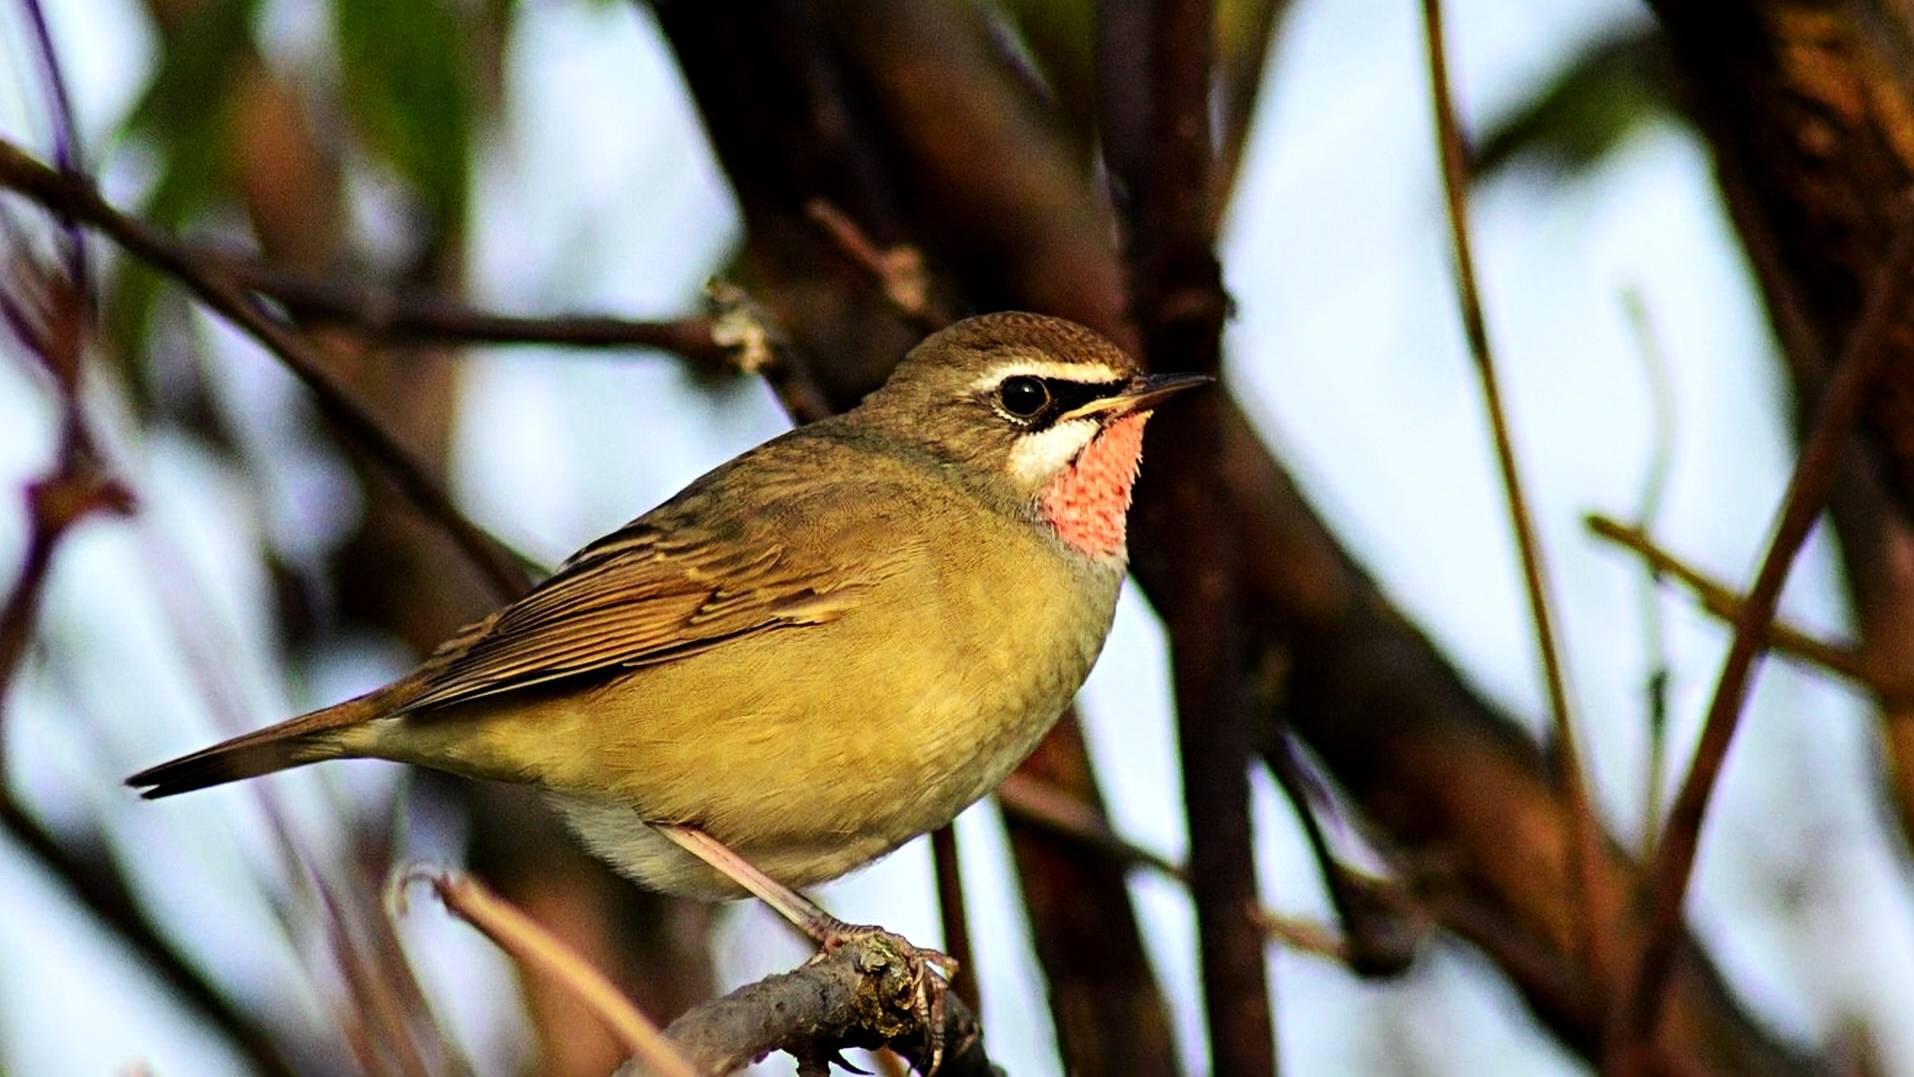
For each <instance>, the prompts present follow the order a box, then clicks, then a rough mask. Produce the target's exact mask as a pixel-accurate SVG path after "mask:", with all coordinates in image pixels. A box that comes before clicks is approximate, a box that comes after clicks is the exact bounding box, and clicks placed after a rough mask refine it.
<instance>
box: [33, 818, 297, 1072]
mask: <svg viewBox="0 0 1914 1077" xmlns="http://www.w3.org/2000/svg"><path fill="white" fill-rule="evenodd" d="M0 831H4V832H5V833H6V835H7V836H8V837H9V838H11V839H13V841H14V842H15V843H17V844H18V846H19V848H21V849H22V850H24V851H25V852H26V853H28V854H29V855H30V856H31V857H32V858H33V861H34V863H36V864H37V865H39V866H40V867H41V868H42V869H44V870H45V871H46V872H47V873H48V874H49V875H51V876H52V877H53V878H54V880H55V881H57V882H58V883H59V884H60V886H62V887H63V888H65V890H66V891H67V893H68V894H69V895H70V896H71V897H72V898H73V899H74V900H75V901H76V902H78V903H79V905H80V906H81V907H83V908H85V909H86V910H87V912H89V913H90V914H92V916H93V919H94V920H95V921H97V922H98V923H100V924H101V925H102V926H104V927H106V928H107V929H108V930H110V931H112V932H113V934H114V935H115V936H116V937H118V938H119V940H120V941H121V942H124V943H125V944H126V945H127V946H128V947H129V948H130V949H131V950H132V951H133V953H135V954H137V955H138V956H139V958H140V960H141V961H142V962H144V963H145V965H146V967H147V968H149V969H151V970H152V971H153V973H154V974H155V975H157V976H158V977H159V978H160V979H161V980H163V981H164V982H165V983H166V986H167V987H168V988H170V989H171V991H172V997H174V998H177V999H179V1000H180V1001H181V1002H183V1003H184V1004H185V1005H186V1006H187V1007H188V1008H189V1009H190V1010H191V1011H192V1012H193V1013H196V1014H197V1015H199V1016H200V1017H201V1018H204V1019H205V1021H206V1022H207V1024H208V1025H209V1026H210V1027H212V1028H215V1029H218V1030H219V1032H220V1033H221V1034H222V1035H223V1036H225V1037H226V1039H227V1040H228V1041H229V1042H230V1043H231V1044H232V1045H233V1047H234V1048H235V1049H236V1050H238V1052H239V1053H240V1054H241V1055H242V1056H244V1058H245V1059H246V1061H247V1063H248V1064H250V1065H251V1067H252V1068H253V1069H254V1070H255V1071H256V1072H258V1073H261V1074H268V1075H272V1077H291V1075H292V1074H294V1073H296V1072H298V1070H299V1068H300V1067H295V1066H294V1065H292V1063H291V1062H290V1061H288V1059H287V1057H286V1055H285V1052H284V1048H283V1046H282V1045H281V1044H280V1042H279V1038H278V1035H277V1034H276V1031H275V1030H273V1029H270V1028H267V1027H266V1026H264V1025H261V1024H260V1023H259V1022H258V1021H257V1020H256V1019H255V1018H254V1017H252V1016H251V1015H250V1014H247V1013H246V1012H245V1011H244V1010H242V1009H240V1008H239V1007H237V1006H235V1005H233V1003H232V1002H231V1001H230V1000H228V999H227V998H226V996H224V995H223V994H221V993H220V991H219V989H218V988H217V987H215V986H214V985H213V984H212V982H211V981H210V980H208V979H207V978H206V977H205V976H204V975H203V974H202V973H201V972H200V971H199V970H198V969H196V968H194V967H193V966H192V965H191V964H190V963H189V962H187V960H186V959H185V958H183V957H181V956H180V954H179V952H178V951H177V950H175V949H174V948H173V946H172V944H171V943H169V942H167V941H166V938H165V937H164V936H163V935H162V934H161V933H160V929H159V927H158V926H157V925H155V924H154V923H153V921H152V920H151V918H150V917H149V916H148V914H147V912H146V911H145V910H144V909H142V908H141V907H140V906H139V903H138V902H136V901H135V900H134V898H133V895H132V894H131V893H130V892H129V891H128V890H127V888H126V884H125V882H124V881H123V880H121V879H120V877H119V876H118V875H116V874H114V873H112V872H110V871H105V870H102V867H101V860H102V854H99V853H95V854H93V855H88V856H81V855H77V854H75V853H73V852H71V851H69V850H68V849H67V848H66V847H65V846H63V845H62V844H61V843H60V841H59V840H58V839H56V838H55V837H54V836H53V835H52V834H51V833H49V832H48V831H47V830H46V829H45V828H44V827H42V826H41V825H40V823H39V822H38V821H37V820H35V819H33V818H32V817H31V816H29V815H28V814H27V813H26V811H25V809H23V808H22V807H21V806H20V805H19V804H17V803H15V802H14V800H13V798H12V796H11V795H9V794H7V793H5V792H4V791H3V790H0Z"/></svg>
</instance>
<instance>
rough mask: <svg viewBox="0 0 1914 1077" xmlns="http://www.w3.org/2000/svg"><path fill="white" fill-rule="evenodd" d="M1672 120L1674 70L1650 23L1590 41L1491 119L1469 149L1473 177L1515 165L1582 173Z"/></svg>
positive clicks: (1488, 175)
mask: <svg viewBox="0 0 1914 1077" xmlns="http://www.w3.org/2000/svg"><path fill="white" fill-rule="evenodd" d="M1672 115H1679V109H1678V108H1677V107H1676V102H1675V93H1674V72H1673V67H1672V65H1671V64H1670V63H1669V61H1668V57H1667V54H1666V52H1665V51H1664V48H1663V45H1662V42H1661V38H1660V35H1659V34H1658V33H1657V32H1656V30H1655V28H1654V26H1653V25H1652V24H1649V25H1643V26H1639V27H1632V28H1629V29H1627V30H1625V31H1623V32H1621V33H1618V34H1616V35H1613V36H1610V37H1606V38H1601V39H1598V40H1596V41H1594V42H1593V43H1591V44H1590V45H1589V46H1588V47H1587V48H1585V49H1583V50H1582V52H1580V53H1579V54H1577V55H1576V56H1575V58H1574V59H1573V60H1572V61H1570V63H1569V64H1568V66H1567V67H1565V68H1563V69H1562V71H1561V72H1560V73H1558V74H1557V75H1556V76H1555V77H1554V78H1552V79H1550V80H1548V81H1547V82H1544V83H1543V84H1542V85H1541V86H1540V87H1539V88H1537V90H1536V92H1535V93H1534V94H1533V95H1532V96H1530V97H1529V98H1528V99H1527V100H1526V101H1523V102H1522V103H1521V104H1519V105H1517V106H1516V107H1515V108H1514V109H1512V110H1510V112H1509V113H1508V114H1507V115H1506V116H1503V117H1501V118H1500V119H1499V120H1497V121H1496V122H1495V123H1494V124H1493V125H1492V126H1491V127H1490V128H1489V131H1488V133H1487V134H1486V135H1485V136H1484V137H1483V138H1482V141H1481V144H1480V145H1479V146H1478V147H1477V154H1476V159H1475V175H1476V178H1477V179H1485V178H1488V177H1490V176H1492V175H1494V174H1495V173H1497V172H1500V171H1502V170H1504V169H1507V168H1508V167H1510V166H1511V165H1513V164H1515V163H1517V162H1523V163H1527V164H1536V165H1540V166H1542V167H1543V168H1545V169H1548V170H1550V171H1554V172H1562V173H1570V174H1575V173H1580V172H1584V171H1586V170H1588V169H1590V168H1593V167H1594V166H1596V165H1598V164H1600V163H1601V162H1602V161H1603V160H1604V159H1606V158H1607V156H1608V155H1609V154H1610V153H1612V152H1614V150H1615V149H1616V147H1618V146H1620V145H1621V144H1622V142H1623V141H1624V140H1626V139H1627V137H1628V136H1629V135H1630V134H1632V133H1633V132H1634V131H1635V130H1636V129H1637V128H1638V127H1640V126H1641V125H1642V124H1644V123H1646V122H1648V121H1650V120H1653V119H1658V118H1662V117H1666V116H1672Z"/></svg>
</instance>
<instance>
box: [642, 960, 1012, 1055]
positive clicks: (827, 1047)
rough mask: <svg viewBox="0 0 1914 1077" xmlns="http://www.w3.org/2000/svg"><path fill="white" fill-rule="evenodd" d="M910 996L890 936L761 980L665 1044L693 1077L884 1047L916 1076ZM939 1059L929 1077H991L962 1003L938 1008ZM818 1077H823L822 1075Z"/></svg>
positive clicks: (916, 1038)
mask: <svg viewBox="0 0 1914 1077" xmlns="http://www.w3.org/2000/svg"><path fill="white" fill-rule="evenodd" d="M914 992H915V987H914V984H913V982H912V979H911V975H910V971H909V963H908V962H906V961H905V960H904V958H903V956H902V955H901V954H899V952H898V951H897V949H896V948H895V945H894V943H893V941H892V937H889V936H886V935H883V934H875V935H869V936H865V937H862V938H859V939H857V940H855V941H853V942H849V943H846V944H845V945H843V946H841V947H839V948H838V949H836V950H833V951H831V952H830V953H828V954H824V955H822V956H820V957H818V958H817V959H816V960H814V961H811V962H809V963H808V964H806V965H805V966H804V967H803V968H800V969H798V970H797V971H795V972H786V973H782V974H780V975H776V976H770V977H767V978H765V979H763V980H759V981H758V982H756V983H753V984H747V985H745V986H744V987H741V988H739V989H738V990H736V991H733V992H732V993H731V994H729V995H726V996H725V997H723V998H720V999H714V1000H713V1001H711V1002H707V1003H705V1004H704V1005H702V1006H699V1007H697V1008H695V1009H693V1010H692V1011H691V1012H689V1013H687V1014H685V1015H684V1016H683V1017H680V1018H678V1019H677V1020H676V1021H673V1022H672V1023H671V1024H670V1026H669V1027H667V1028H666V1029H665V1035H667V1036H669V1037H670V1038H671V1040H672V1042H674V1043H676V1044H677V1045H678V1046H679V1047H680V1048H681V1049H682V1050H683V1051H684V1053H685V1055H686V1056H687V1057H689V1058H690V1059H691V1061H692V1064H693V1065H694V1066H696V1067H697V1070H698V1072H699V1073H707V1074H719V1073H731V1072H733V1071H735V1070H738V1069H742V1068H743V1067H745V1066H747V1065H750V1064H751V1063H752V1062H754V1061H756V1060H757V1059H760V1058H763V1057H764V1056H765V1055H767V1054H770V1053H771V1052H772V1051H776V1050H784V1051H788V1052H790V1053H791V1054H792V1055H794V1056H796V1057H797V1058H798V1059H799V1062H800V1064H801V1065H802V1064H815V1063H819V1062H822V1061H824V1060H828V1059H830V1058H833V1057H835V1056H836V1054H837V1053H838V1051H840V1050H841V1049H843V1048H847V1047H869V1048H876V1047H885V1046H888V1047H890V1048H891V1049H892V1050H895V1051H897V1052H898V1053H899V1054H902V1055H903V1056H904V1057H905V1058H907V1059H910V1060H911V1061H912V1062H913V1064H915V1065H916V1066H917V1067H918V1072H920V1073H921V1072H923V1071H924V1067H925V1063H926V1061H927V1057H928V1056H927V1052H926V1050H925V1045H924V1037H923V1028H922V1026H921V1025H920V1024H919V1023H918V1020H917V1018H916V1016H915V1015H914V1013H913V1012H912V1009H911V1001H912V997H913V995H914ZM944 1041H945V1044H946V1047H945V1050H944V1058H943V1063H942V1065H941V1066H939V1067H938V1070H937V1074H938V1077H991V1075H994V1074H997V1073H998V1072H999V1071H998V1070H997V1069H996V1068H995V1067H993V1066H992V1065H991V1064H990V1058H989V1056H988V1055H986V1054H985V1053H984V1047H983V1034H982V1032H981V1031H980V1030H979V1029H978V1027H977V1022H976V1019H975V1018H974V1017H973V1016H972V1015H971V1012H970V1008H969V1007H968V1006H966V1005H965V1004H964V1002H963V1000H961V999H959V998H956V997H954V996H947V997H946V998H945V1000H944ZM817 1072H820V1073H821V1072H824V1071H823V1070H822V1069H821V1068H820V1069H818V1070H817Z"/></svg>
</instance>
